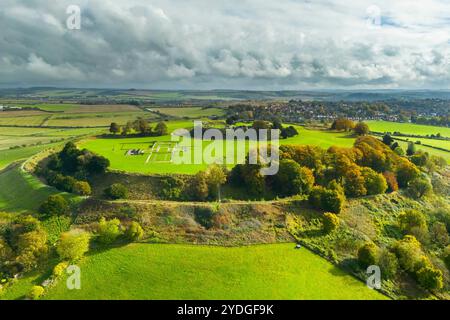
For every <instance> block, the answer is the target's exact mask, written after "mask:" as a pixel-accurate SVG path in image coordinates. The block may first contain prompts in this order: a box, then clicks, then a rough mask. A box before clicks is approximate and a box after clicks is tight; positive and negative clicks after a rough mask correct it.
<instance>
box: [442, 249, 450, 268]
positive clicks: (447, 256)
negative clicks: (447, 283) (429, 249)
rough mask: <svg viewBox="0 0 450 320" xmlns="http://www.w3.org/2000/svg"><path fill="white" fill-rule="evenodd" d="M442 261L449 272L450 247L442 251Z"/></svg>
mask: <svg viewBox="0 0 450 320" xmlns="http://www.w3.org/2000/svg"><path fill="white" fill-rule="evenodd" d="M442 261H444V263H445V265H446V266H447V269H448V270H449V271H450V246H447V247H446V248H445V249H444V253H443V254H442Z"/></svg>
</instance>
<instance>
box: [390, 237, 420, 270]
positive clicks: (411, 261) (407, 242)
mask: <svg viewBox="0 0 450 320" xmlns="http://www.w3.org/2000/svg"><path fill="white" fill-rule="evenodd" d="M393 249H394V252H395V254H396V256H397V258H398V262H399V265H400V266H401V267H402V268H403V269H405V270H406V271H408V272H414V271H416V267H417V265H418V264H419V263H420V262H421V260H422V258H423V252H422V248H421V245H420V242H419V241H417V239H416V238H415V237H414V236H411V235H406V236H405V237H404V238H403V239H402V240H399V241H397V242H396V243H395V245H394V248H393Z"/></svg>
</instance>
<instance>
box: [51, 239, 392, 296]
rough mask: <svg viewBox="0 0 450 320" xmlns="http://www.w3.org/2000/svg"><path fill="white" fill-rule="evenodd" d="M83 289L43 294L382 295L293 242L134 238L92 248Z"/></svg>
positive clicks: (58, 289) (58, 287) (60, 285)
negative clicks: (226, 244)
mask: <svg viewBox="0 0 450 320" xmlns="http://www.w3.org/2000/svg"><path fill="white" fill-rule="evenodd" d="M80 267H81V274H82V280H81V281H82V283H81V290H73V291H69V290H67V288H66V285H65V281H60V282H59V283H58V284H57V285H56V287H54V288H52V289H50V290H49V292H48V294H47V295H46V297H45V298H46V299H82V300H95V299H111V300H116V299H127V300H128V299H153V300H158V299H176V300H178V299H244V300H245V299H385V298H386V297H385V296H383V295H381V294H380V293H378V292H376V291H373V290H370V289H368V288H367V287H365V284H363V283H362V282H360V281H358V280H356V279H355V278H353V277H352V276H350V275H348V274H346V273H345V272H343V271H341V270H340V269H338V268H337V267H335V266H334V265H332V264H331V263H329V262H328V261H326V260H324V259H322V258H320V257H318V256H316V255H314V254H313V253H311V252H310V251H308V250H306V249H301V250H295V249H294V245H293V244H274V245H260V246H250V247H239V248H223V247H206V246H190V245H151V244H131V245H128V246H125V247H121V248H114V249H111V250H107V251H103V252H98V253H94V254H90V255H89V256H88V257H86V258H85V259H84V261H83V262H81V264H80Z"/></svg>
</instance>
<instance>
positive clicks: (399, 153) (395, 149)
mask: <svg viewBox="0 0 450 320" xmlns="http://www.w3.org/2000/svg"><path fill="white" fill-rule="evenodd" d="M394 152H395V153H396V154H397V155H399V156H400V157H403V156H404V155H405V151H404V150H403V148H402V147H400V146H398V147H395V148H394Z"/></svg>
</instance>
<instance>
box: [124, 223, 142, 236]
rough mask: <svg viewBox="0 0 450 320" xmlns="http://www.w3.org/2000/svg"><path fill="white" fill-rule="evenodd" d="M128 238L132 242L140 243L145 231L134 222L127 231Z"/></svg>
mask: <svg viewBox="0 0 450 320" xmlns="http://www.w3.org/2000/svg"><path fill="white" fill-rule="evenodd" d="M125 235H126V237H127V238H128V239H129V240H131V241H139V240H141V239H142V238H143V237H144V229H142V227H141V225H140V224H139V223H137V222H136V221H133V222H131V223H130V225H129V226H128V228H127V230H126V231H125Z"/></svg>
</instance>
